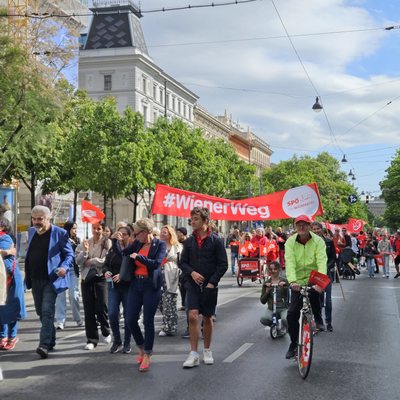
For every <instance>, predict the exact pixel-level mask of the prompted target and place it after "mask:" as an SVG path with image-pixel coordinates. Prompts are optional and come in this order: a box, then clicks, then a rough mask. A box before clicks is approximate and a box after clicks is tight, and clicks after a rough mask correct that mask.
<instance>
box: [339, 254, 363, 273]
mask: <svg viewBox="0 0 400 400" xmlns="http://www.w3.org/2000/svg"><path fill="white" fill-rule="evenodd" d="M353 258H354V252H353V250H352V249H351V247H345V248H344V249H343V251H342V252H341V254H340V262H341V265H340V271H341V272H342V277H343V279H356V275H360V270H359V269H358V268H357V267H356V266H355V265H354V264H353Z"/></svg>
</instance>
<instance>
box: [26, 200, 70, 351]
mask: <svg viewBox="0 0 400 400" xmlns="http://www.w3.org/2000/svg"><path fill="white" fill-rule="evenodd" d="M31 216H32V225H33V226H32V227H31V228H29V231H28V250H27V253H26V258H25V282H26V287H27V288H28V289H32V295H33V300H34V303H35V309H36V313H37V315H38V316H39V317H40V322H41V328H40V340H39V346H38V348H37V349H36V353H37V354H39V356H40V357H41V358H43V359H44V358H47V356H48V352H49V350H52V349H53V348H54V346H55V345H56V330H55V327H54V314H55V304H56V299H57V294H58V293H61V292H63V291H64V290H66V289H68V287H69V273H68V272H69V269H70V268H72V267H73V259H74V253H73V250H72V247H71V244H70V243H69V239H68V233H67V231H65V230H64V229H61V228H59V227H58V226H55V225H52V224H51V222H50V217H51V213H50V210H49V209H48V208H47V207H45V206H35V207H33V209H32V212H31Z"/></svg>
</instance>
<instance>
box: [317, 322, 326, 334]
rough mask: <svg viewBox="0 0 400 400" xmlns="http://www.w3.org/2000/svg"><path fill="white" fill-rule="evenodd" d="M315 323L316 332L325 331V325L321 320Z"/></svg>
mask: <svg viewBox="0 0 400 400" xmlns="http://www.w3.org/2000/svg"><path fill="white" fill-rule="evenodd" d="M315 325H316V328H317V331H318V332H325V325H324V324H323V322H317V323H316V324H315Z"/></svg>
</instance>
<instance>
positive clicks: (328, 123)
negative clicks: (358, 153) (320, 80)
mask: <svg viewBox="0 0 400 400" xmlns="http://www.w3.org/2000/svg"><path fill="white" fill-rule="evenodd" d="M271 3H272V5H273V7H274V9H275V12H276V14H277V15H278V18H279V20H280V22H281V24H282V27H283V29H284V31H285V33H286V36H287V38H288V40H289V42H290V44H291V46H292V48H293V51H294V53H295V54H296V56H297V58H298V60H299V62H300V65H301V66H302V68H303V71H304V73H305V74H306V76H307V79H308V81H309V82H310V84H311V86H312V87H313V89H314V91H315V94H316V95H317V97H318V98H319V100H320V101H321V103H322V99H321V95H320V94H319V92H318V89H317V87H316V86H315V84H314V82H313V81H312V79H311V77H310V75H309V73H308V71H307V69H306V67H305V65H304V63H303V61H302V59H301V57H300V54H299V53H298V51H297V49H296V47H295V45H294V43H293V40H292V38H291V36H290V34H289V32H288V30H287V29H286V26H285V23H284V22H283V19H282V17H281V15H280V13H279V10H278V8H277V7H276V5H275V2H274V0H271ZM322 105H323V104H322ZM322 111H323V113H324V116H325V120H326V123H327V125H328V128H329V133H330V135H331V138H332V145H333V146H335V147H336V148H337V149H338V150H339V151H341V152H342V154H344V151H343V150H342V149H341V148H340V146H339V143H338V142H337V139H336V137H335V134H334V133H333V129H332V126H331V123H330V122H329V118H328V115H327V114H326V111H325V107H322Z"/></svg>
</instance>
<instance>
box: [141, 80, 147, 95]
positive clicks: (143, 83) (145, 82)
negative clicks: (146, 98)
mask: <svg viewBox="0 0 400 400" xmlns="http://www.w3.org/2000/svg"><path fill="white" fill-rule="evenodd" d="M142 87H143V93H144V94H146V89H147V79H146V78H145V77H143V79H142Z"/></svg>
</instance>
